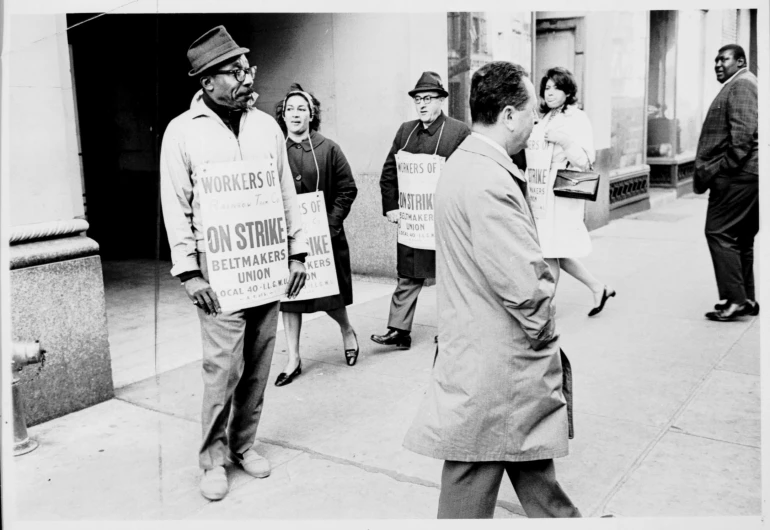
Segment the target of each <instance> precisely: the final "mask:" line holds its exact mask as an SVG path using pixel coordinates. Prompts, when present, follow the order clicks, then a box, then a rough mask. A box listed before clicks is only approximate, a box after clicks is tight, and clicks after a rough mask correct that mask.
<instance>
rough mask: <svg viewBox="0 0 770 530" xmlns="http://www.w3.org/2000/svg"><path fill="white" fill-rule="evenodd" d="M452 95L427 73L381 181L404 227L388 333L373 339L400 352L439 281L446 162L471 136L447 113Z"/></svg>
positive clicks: (385, 208)
mask: <svg viewBox="0 0 770 530" xmlns="http://www.w3.org/2000/svg"><path fill="white" fill-rule="evenodd" d="M448 95H449V93H448V92H447V91H446V90H444V86H443V85H442V84H441V77H439V75H438V74H437V73H435V72H423V74H422V75H421V76H420V79H419V80H418V81H417V85H416V86H415V87H414V89H412V90H410V91H409V96H411V97H412V98H413V99H414V104H415V110H416V111H417V115H418V119H416V120H412V121H408V122H406V123H402V124H401V127H399V129H398V132H397V133H396V138H395V140H393V146H392V147H391V148H390V152H389V153H388V157H387V159H386V160H385V165H384V166H383V168H382V175H381V177H380V190H381V191H382V213H383V214H384V215H385V216H386V217H387V218H388V221H390V222H391V223H397V224H398V225H399V237H398V244H397V252H398V255H397V267H398V285H397V286H396V290H395V292H394V293H393V298H392V299H391V303H390V316H389V318H388V331H387V332H386V333H385V334H384V335H372V340H373V341H374V342H376V343H378V344H383V345H388V346H396V347H397V348H399V349H409V347H411V345H412V337H411V331H412V320H413V318H414V310H415V307H416V305H417V296H418V295H419V293H420V290H421V289H422V286H423V284H424V283H425V279H426V278H435V277H436V251H435V248H436V247H435V241H434V237H433V206H432V197H433V190H434V189H435V183H436V181H437V179H438V177H439V176H440V171H441V167H442V165H443V162H444V160H446V158H448V157H449V155H451V154H452V153H453V152H454V151H455V149H457V146H458V145H460V144H461V143H462V141H463V140H465V138H466V137H467V136H468V135H470V133H471V131H470V129H469V128H468V126H467V125H465V124H464V123H463V122H461V121H458V120H455V119H454V118H450V117H449V116H447V115H446V114H444V113H443V112H442V110H441V106H442V104H443V103H444V99H445V98H446V97H447V96H448ZM429 182H430V184H428V183H429ZM405 186H410V187H412V188H413V189H407V188H405ZM399 187H402V188H404V189H401V190H399ZM399 191H400V192H401V193H399Z"/></svg>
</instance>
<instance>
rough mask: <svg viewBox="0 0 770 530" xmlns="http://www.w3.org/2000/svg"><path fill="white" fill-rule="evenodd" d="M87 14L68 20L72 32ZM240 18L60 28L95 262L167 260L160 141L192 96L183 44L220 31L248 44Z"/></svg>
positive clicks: (99, 21) (173, 18) (120, 18)
mask: <svg viewBox="0 0 770 530" xmlns="http://www.w3.org/2000/svg"><path fill="white" fill-rule="evenodd" d="M94 16H95V15H94V14H78V15H68V17H67V24H68V26H70V27H71V26H73V25H75V24H78V23H79V22H83V21H85V20H88V19H90V18H93V17H94ZM249 18H250V17H249V16H244V15H211V14H205V15H197V14H196V15H105V16H101V17H99V18H96V19H94V20H90V21H88V22H85V23H83V24H81V25H79V26H76V27H74V28H72V29H70V30H69V31H68V38H69V43H70V46H71V50H72V68H73V72H74V76H73V78H74V83H75V91H76V100H77V101H76V104H77V108H78V122H79V123H78V126H79V132H80V138H81V150H82V153H81V155H82V162H83V174H84V184H85V202H86V215H87V218H88V222H89V224H90V229H89V231H88V235H89V237H91V238H93V239H94V240H96V242H98V243H99V246H100V253H101V256H102V258H103V259H104V260H127V259H147V258H155V257H156V256H157V257H159V258H160V259H161V260H164V261H165V260H168V259H169V256H170V253H169V247H168V239H167V236H166V232H165V228H164V226H163V223H162V219H161V218H160V217H159V215H160V209H159V205H158V190H159V187H158V185H159V178H160V173H159V158H160V142H161V139H162V138H163V132H164V131H165V128H166V126H167V125H168V123H169V122H170V121H171V120H172V119H173V118H174V117H176V116H177V115H179V114H181V113H182V112H184V111H185V110H186V109H187V108H189V105H190V101H191V99H192V96H193V94H194V93H195V92H196V90H197V84H196V81H195V80H194V79H191V78H189V77H188V76H187V72H188V70H189V68H190V67H189V63H188V62H187V60H186V52H187V48H188V46H189V45H190V44H191V43H192V42H193V41H194V40H195V39H196V38H197V37H199V36H200V35H202V34H203V33H204V32H205V31H207V30H208V29H211V28H212V27H214V26H217V25H219V24H224V25H225V26H226V27H227V29H228V31H229V32H230V34H231V35H232V36H233V38H235V40H236V41H239V39H240V40H241V41H243V42H245V41H246V40H247V38H246V36H247V35H248V21H249Z"/></svg>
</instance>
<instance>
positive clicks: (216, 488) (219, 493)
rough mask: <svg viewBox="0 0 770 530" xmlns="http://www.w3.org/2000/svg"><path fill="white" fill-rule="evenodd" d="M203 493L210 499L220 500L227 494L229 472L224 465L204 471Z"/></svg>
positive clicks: (201, 485) (202, 478)
mask: <svg viewBox="0 0 770 530" xmlns="http://www.w3.org/2000/svg"><path fill="white" fill-rule="evenodd" d="M200 489H201V495H203V496H204V497H206V498H207V499H208V500H210V501H219V500H222V499H224V498H225V495H227V490H228V485H227V473H226V472H225V468H224V466H216V467H214V468H212V469H207V470H205V471H204V472H203V477H201V483H200Z"/></svg>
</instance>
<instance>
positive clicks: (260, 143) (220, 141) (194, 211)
mask: <svg viewBox="0 0 770 530" xmlns="http://www.w3.org/2000/svg"><path fill="white" fill-rule="evenodd" d="M268 158H269V159H273V160H275V165H276V171H277V172H278V180H279V182H280V186H281V199H282V200H283V210H284V215H285V216H286V233H287V236H288V238H287V239H288V247H289V248H288V251H289V256H292V255H295V254H301V253H307V252H308V246H307V241H306V238H305V234H304V232H303V231H302V222H301V218H300V213H299V206H298V204H297V192H296V191H295V189H294V180H293V179H292V176H291V168H290V167H289V159H288V157H287V155H286V145H285V142H284V138H283V133H282V132H281V128H280V127H279V126H278V124H277V123H276V121H275V119H273V118H272V117H271V116H269V115H268V114H266V113H264V112H262V111H261V110H258V109H256V108H253V107H251V108H249V109H246V110H245V111H244V112H243V115H242V116H241V123H240V134H239V135H238V137H237V138H236V137H235V135H234V134H233V132H232V131H231V130H230V128H229V127H227V125H225V124H224V122H223V121H222V119H221V118H220V117H219V116H217V114H216V113H215V112H214V111H213V110H211V109H210V108H208V106H207V105H206V103H205V102H204V101H203V90H199V91H198V92H197V93H196V94H195V96H194V97H193V100H192V103H191V104H190V109H189V110H187V111H186V112H184V113H182V114H180V115H179V116H177V117H176V118H174V119H173V120H171V122H170V123H169V124H168V127H167V128H166V132H165V133H164V134H163V143H162V145H161V150H160V198H161V203H162V205H163V219H164V221H165V223H166V232H167V233H168V241H169V245H170V246H171V261H172V264H173V266H172V267H171V274H172V275H173V276H179V275H180V274H182V273H184V272H189V271H195V270H199V265H198V253H199V252H205V250H206V248H205V241H204V238H203V220H202V218H201V214H200V198H199V197H197V196H196V195H195V193H194V189H195V180H196V179H197V173H196V172H197V170H198V168H199V167H200V166H202V165H204V164H210V163H215V162H233V161H236V160H261V159H268Z"/></svg>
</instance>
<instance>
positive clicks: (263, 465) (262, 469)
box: [230, 449, 270, 478]
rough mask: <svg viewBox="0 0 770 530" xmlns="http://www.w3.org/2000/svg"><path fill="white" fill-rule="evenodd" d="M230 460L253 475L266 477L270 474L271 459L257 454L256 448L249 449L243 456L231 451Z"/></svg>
mask: <svg viewBox="0 0 770 530" xmlns="http://www.w3.org/2000/svg"><path fill="white" fill-rule="evenodd" d="M230 461H231V462H232V463H233V464H237V465H239V466H241V467H242V468H243V470H244V471H245V472H246V473H248V474H249V475H251V476H252V477H255V478H265V477H268V476H270V461H268V459H267V458H265V457H264V456H260V455H259V454H257V452H256V451H255V450H254V449H249V450H247V451H246V452H245V453H243V455H242V456H238V455H237V454H235V453H233V452H231V453H230Z"/></svg>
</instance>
